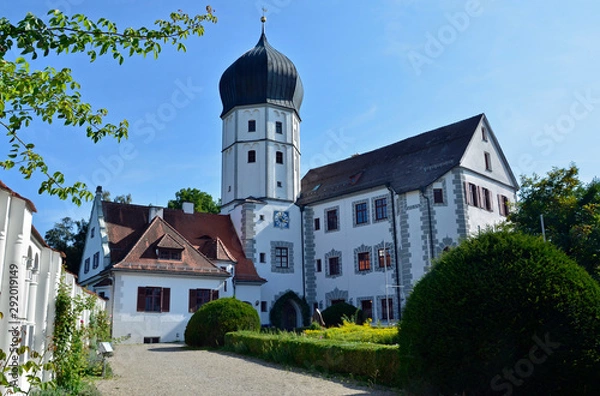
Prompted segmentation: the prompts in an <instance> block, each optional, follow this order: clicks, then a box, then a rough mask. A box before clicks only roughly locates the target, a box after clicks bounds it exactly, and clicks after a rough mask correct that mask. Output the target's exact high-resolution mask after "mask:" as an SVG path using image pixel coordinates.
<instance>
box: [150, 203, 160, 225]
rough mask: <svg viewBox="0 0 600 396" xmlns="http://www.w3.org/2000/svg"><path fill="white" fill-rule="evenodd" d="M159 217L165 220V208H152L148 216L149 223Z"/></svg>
mask: <svg viewBox="0 0 600 396" xmlns="http://www.w3.org/2000/svg"><path fill="white" fill-rule="evenodd" d="M156 216H158V217H160V218H161V219H162V218H163V208H161V207H158V206H150V216H148V222H151V221H152V220H154V218H155V217H156Z"/></svg>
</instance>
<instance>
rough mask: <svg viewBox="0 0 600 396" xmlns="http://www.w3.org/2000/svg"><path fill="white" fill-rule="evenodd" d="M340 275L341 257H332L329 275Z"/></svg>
mask: <svg viewBox="0 0 600 396" xmlns="http://www.w3.org/2000/svg"><path fill="white" fill-rule="evenodd" d="M339 274H340V261H339V257H330V258H329V275H339Z"/></svg>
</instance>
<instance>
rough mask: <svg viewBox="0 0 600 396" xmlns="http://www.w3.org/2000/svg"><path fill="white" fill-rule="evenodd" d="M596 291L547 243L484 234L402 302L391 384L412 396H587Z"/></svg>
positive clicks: (597, 383)
mask: <svg viewBox="0 0 600 396" xmlns="http://www.w3.org/2000/svg"><path fill="white" fill-rule="evenodd" d="M599 334H600V287H599V285H598V283H597V282H595V281H594V280H592V278H591V277H590V276H589V275H588V274H587V273H586V272H585V270H583V269H582V268H581V267H580V266H578V265H577V264H576V263H575V262H573V261H571V260H570V259H569V258H568V257H567V256H566V255H565V254H563V253H562V252H560V251H559V250H558V249H556V248H555V247H553V246H552V245H551V244H550V243H544V242H543V241H542V240H540V239H538V238H535V237H530V236H524V235H521V234H516V233H509V232H500V233H492V232H487V233H484V234H482V235H480V236H479V237H477V238H474V239H470V240H468V241H466V242H463V243H462V244H461V245H460V246H458V247H457V248H455V249H453V250H451V251H450V252H448V253H445V254H444V255H442V256H441V258H440V259H439V261H438V262H437V263H436V264H435V265H434V266H433V269H432V271H431V272H430V273H428V274H427V275H426V276H425V277H423V279H422V280H421V281H420V282H418V283H417V285H416V286H415V288H414V290H413V292H412V294H411V295H410V296H409V298H408V301H407V304H406V308H405V310H404V314H403V319H402V322H401V325H400V329H399V337H400V344H399V346H400V366H401V368H400V377H401V379H402V382H403V385H404V387H405V388H409V389H410V390H412V391H414V392H415V393H417V394H427V393H428V392H433V394H436V395H437V394H438V392H439V393H440V394H444V395H454V394H463V392H464V394H466V395H509V394H519V395H521V394H522V395H596V394H600V393H598V392H599V391H600V375H598V373H599V371H600V337H599V336H598V335H599Z"/></svg>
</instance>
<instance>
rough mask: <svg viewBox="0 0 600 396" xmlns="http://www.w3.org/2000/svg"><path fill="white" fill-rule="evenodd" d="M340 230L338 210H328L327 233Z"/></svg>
mask: <svg viewBox="0 0 600 396" xmlns="http://www.w3.org/2000/svg"><path fill="white" fill-rule="evenodd" d="M337 229H338V218H337V210H335V209H334V210H328V211H327V231H332V230H337Z"/></svg>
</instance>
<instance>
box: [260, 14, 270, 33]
mask: <svg viewBox="0 0 600 396" xmlns="http://www.w3.org/2000/svg"><path fill="white" fill-rule="evenodd" d="M267 11H268V10H267V9H266V8H265V7H263V8H262V12H263V14H262V16H261V17H260V21H261V22H262V34H265V22H267V17H266V16H265V13H266V12H267Z"/></svg>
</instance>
